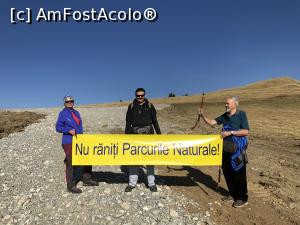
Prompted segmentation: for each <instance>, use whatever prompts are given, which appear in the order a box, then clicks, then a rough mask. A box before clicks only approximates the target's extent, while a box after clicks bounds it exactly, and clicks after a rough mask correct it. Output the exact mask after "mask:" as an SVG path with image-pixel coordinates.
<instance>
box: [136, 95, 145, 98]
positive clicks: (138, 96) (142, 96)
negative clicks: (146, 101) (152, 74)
mask: <svg viewBox="0 0 300 225" xmlns="http://www.w3.org/2000/svg"><path fill="white" fill-rule="evenodd" d="M144 96H145V95H135V97H137V98H144Z"/></svg>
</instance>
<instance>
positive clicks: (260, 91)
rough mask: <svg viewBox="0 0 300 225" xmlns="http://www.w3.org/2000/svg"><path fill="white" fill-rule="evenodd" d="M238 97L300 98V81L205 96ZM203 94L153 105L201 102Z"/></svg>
mask: <svg viewBox="0 0 300 225" xmlns="http://www.w3.org/2000/svg"><path fill="white" fill-rule="evenodd" d="M229 96H238V97H239V98H240V99H241V100H243V101H244V100H254V99H268V98H274V97H287V96H295V97H296V96H299V97H300V81H299V80H294V79H292V78H290V77H280V78H276V79H271V80H265V81H260V82H255V83H251V84H248V85H245V86H242V87H237V88H231V89H225V90H220V91H216V92H212V93H207V94H206V95H205V99H206V101H223V100H224V99H225V98H226V97H229ZM200 100H201V94H198V95H193V96H186V97H184V96H180V97H174V98H164V99H153V100H151V101H152V102H153V103H184V102H187V103H188V102H199V101H200Z"/></svg>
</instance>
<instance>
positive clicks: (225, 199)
mask: <svg viewBox="0 0 300 225" xmlns="http://www.w3.org/2000/svg"><path fill="white" fill-rule="evenodd" d="M222 201H223V202H233V201H234V199H233V197H232V196H231V195H228V196H225V197H224V198H222Z"/></svg>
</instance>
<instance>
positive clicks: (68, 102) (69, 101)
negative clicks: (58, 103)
mask: <svg viewBox="0 0 300 225" xmlns="http://www.w3.org/2000/svg"><path fill="white" fill-rule="evenodd" d="M65 103H74V101H65Z"/></svg>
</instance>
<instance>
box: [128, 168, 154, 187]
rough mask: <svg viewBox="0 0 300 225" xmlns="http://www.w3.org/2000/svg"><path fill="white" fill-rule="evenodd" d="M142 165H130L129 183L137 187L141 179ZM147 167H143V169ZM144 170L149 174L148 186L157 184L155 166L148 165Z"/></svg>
mask: <svg viewBox="0 0 300 225" xmlns="http://www.w3.org/2000/svg"><path fill="white" fill-rule="evenodd" d="M140 167H141V166H129V185H130V186H133V187H135V186H136V184H137V181H138V179H139V169H140ZM144 169H145V168H144V167H143V170H144ZM146 170H147V171H144V172H146V174H147V180H148V186H149V187H150V186H154V185H155V177H154V166H146Z"/></svg>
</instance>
